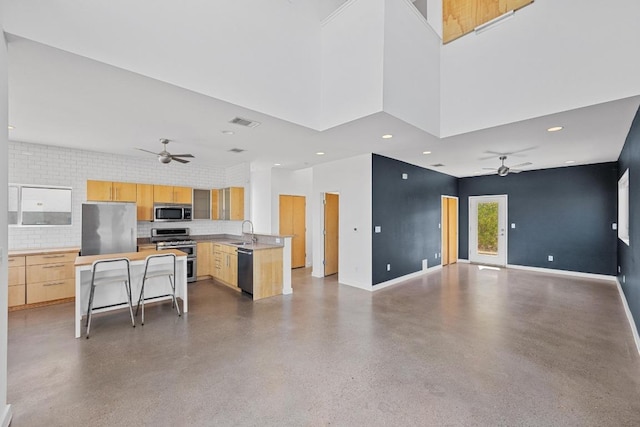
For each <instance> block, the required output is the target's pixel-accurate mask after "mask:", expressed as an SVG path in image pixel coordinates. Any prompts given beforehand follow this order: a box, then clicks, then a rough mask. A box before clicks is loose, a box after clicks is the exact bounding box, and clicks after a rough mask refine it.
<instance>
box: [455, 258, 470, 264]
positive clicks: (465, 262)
mask: <svg viewBox="0 0 640 427" xmlns="http://www.w3.org/2000/svg"><path fill="white" fill-rule="evenodd" d="M458 262H459V263H460V264H471V261H469V260H468V259H463V258H458Z"/></svg>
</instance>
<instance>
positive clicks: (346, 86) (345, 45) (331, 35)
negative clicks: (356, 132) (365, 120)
mask: <svg viewBox="0 0 640 427" xmlns="http://www.w3.org/2000/svg"><path fill="white" fill-rule="evenodd" d="M384 1H385V0H352V1H350V2H348V3H346V4H345V5H344V6H343V7H342V8H341V9H340V10H339V11H338V13H336V14H334V15H332V16H331V17H330V19H328V20H326V21H325V22H323V25H322V51H321V56H322V85H321V86H322V101H321V102H322V107H321V129H328V128H331V127H333V126H337V125H339V124H342V123H346V122H349V121H352V120H355V119H358V118H361V117H365V116H368V115H370V114H373V113H376V112H379V111H382V84H383V80H382V79H383V54H384Z"/></svg>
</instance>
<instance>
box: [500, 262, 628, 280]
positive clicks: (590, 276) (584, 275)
mask: <svg viewBox="0 0 640 427" xmlns="http://www.w3.org/2000/svg"><path fill="white" fill-rule="evenodd" d="M507 268H513V269H514V270H526V271H535V272H537V273H548V274H557V275H560V276H573V277H581V278H584V279H597V280H606V281H608V282H615V281H616V276H607V275H606V274H594V273H582V272H580V271H568V270H556V269H555V268H542V267H529V266H526V265H515V264H507Z"/></svg>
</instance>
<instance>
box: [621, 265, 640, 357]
mask: <svg viewBox="0 0 640 427" xmlns="http://www.w3.org/2000/svg"><path fill="white" fill-rule="evenodd" d="M616 285H618V293H619V294H620V299H621V300H622V305H623V306H624V312H625V313H626V314H627V320H628V321H629V326H631V334H632V335H633V340H634V341H635V342H636V350H638V354H640V336H639V335H638V328H637V327H636V322H635V321H634V320H633V314H632V313H631V310H630V309H629V304H627V297H626V296H625V294H624V291H623V290H622V285H620V281H619V280H618V279H617V278H616Z"/></svg>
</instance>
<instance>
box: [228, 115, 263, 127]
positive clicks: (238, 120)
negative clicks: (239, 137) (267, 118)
mask: <svg viewBox="0 0 640 427" xmlns="http://www.w3.org/2000/svg"><path fill="white" fill-rule="evenodd" d="M229 123H232V124H234V125H238V126H244V127H247V128H254V127H257V126H260V122H256V121H253V120H249V119H243V118H242V117H234V118H233V119H231V120H229Z"/></svg>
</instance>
